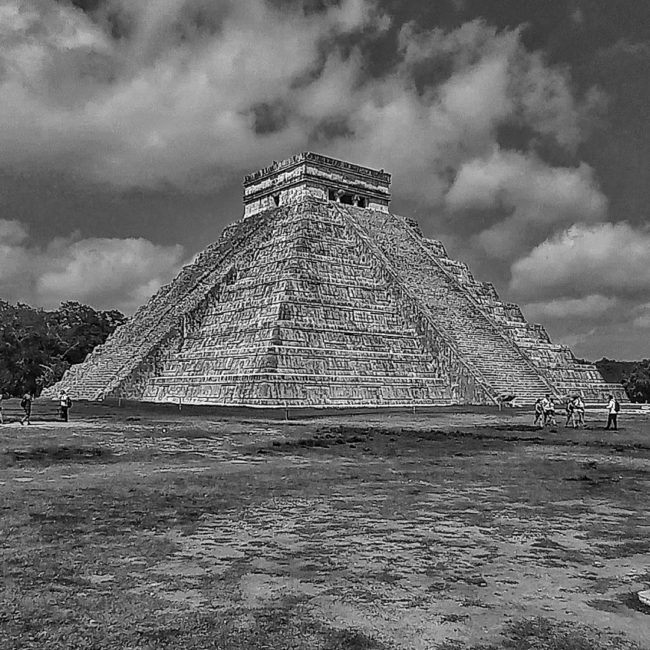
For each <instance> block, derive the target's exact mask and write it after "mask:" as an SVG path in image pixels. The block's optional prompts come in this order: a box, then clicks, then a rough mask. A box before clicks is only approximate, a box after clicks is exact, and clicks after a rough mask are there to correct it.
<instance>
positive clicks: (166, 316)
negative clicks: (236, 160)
mask: <svg viewBox="0 0 650 650" xmlns="http://www.w3.org/2000/svg"><path fill="white" fill-rule="evenodd" d="M389 202H390V175H389V174H387V173H385V172H384V171H383V170H382V171H376V170H373V169H368V168H365V167H360V166H357V165H353V164H350V163H347V162H342V161H339V160H335V159H332V158H327V157H325V156H321V155H317V154H313V153H303V154H299V155H297V156H294V157H292V158H290V159H288V160H284V161H282V162H279V163H278V162H276V163H273V165H271V166H270V167H267V168H266V169H262V170H260V171H258V172H256V173H254V174H251V175H250V176H247V177H246V178H245V181H244V208H245V209H244V217H243V218H242V219H241V220H240V221H238V222H236V223H234V224H232V225H230V226H228V227H227V228H226V229H225V230H224V231H223V233H222V235H221V237H220V239H219V240H218V241H217V242H216V243H215V244H213V245H212V246H210V247H209V248H207V249H206V250H205V251H204V252H203V253H202V254H201V255H199V256H198V257H197V258H196V260H195V261H194V262H193V263H192V264H190V265H189V266H186V267H185V268H184V269H183V270H182V271H181V273H180V274H179V275H178V277H177V278H176V279H175V280H174V281H173V282H172V283H171V284H169V285H167V286H165V287H163V288H162V289H160V291H159V292H158V293H157V294H156V295H154V296H153V297H152V298H151V299H150V300H149V302H147V303H146V304H145V305H143V306H142V307H141V308H140V309H139V310H138V311H137V312H136V313H135V315H134V316H133V317H132V318H131V319H129V321H128V322H127V323H126V324H125V325H123V326H121V327H120V328H118V329H117V330H116V331H115V333H114V334H113V335H112V336H111V337H110V338H109V339H108V340H107V341H106V343H105V344H104V345H102V346H99V347H98V348H96V349H95V350H94V351H93V352H92V353H91V354H90V355H89V356H88V358H87V359H86V360H85V361H84V363H82V364H79V365H77V366H73V367H72V368H70V369H69V370H68V372H67V373H66V374H65V376H64V377H63V379H62V380H61V381H60V382H59V383H58V384H56V385H55V386H53V387H51V388H50V389H48V390H47V391H46V395H48V396H50V397H54V396H56V395H57V394H58V391H59V390H60V389H61V388H66V389H67V390H68V392H69V393H70V395H71V397H72V398H73V399H88V400H103V399H123V400H134V401H145V402H172V403H181V404H203V405H215V406H249V407H280V408H284V407H287V406H288V407H307V408H327V407H331V408H335V407H345V408H350V407H404V406H409V407H410V406H434V405H445V404H494V403H496V402H497V400H498V398H499V396H502V395H504V394H508V395H515V396H516V397H517V401H518V403H520V404H522V403H530V402H532V401H534V399H535V398H537V397H539V396H542V395H544V394H545V393H551V394H554V395H556V396H563V395H566V394H568V393H580V394H582V395H583V396H584V397H585V398H586V399H587V400H588V401H602V400H603V399H604V397H605V395H606V394H607V393H608V392H610V391H612V389H613V388H616V390H617V391H618V392H619V393H620V390H621V387H620V386H618V387H612V386H611V385H609V384H605V382H604V381H603V379H602V377H601V376H600V374H599V373H598V371H597V370H596V368H595V367H594V366H593V365H591V364H588V363H584V362H579V361H577V360H576V359H575V358H574V356H573V354H572V353H571V351H570V350H569V349H568V348H567V347H565V346H563V345H555V344H553V343H551V341H550V339H549V337H548V335H547V334H546V331H545V330H544V328H543V327H542V326H540V325H533V324H529V323H527V322H526V321H525V319H524V317H523V316H522V313H521V311H520V309H519V308H518V307H517V305H514V304H511V303H504V302H502V301H500V300H499V296H498V295H497V293H496V291H495V289H494V287H493V286H492V285H490V284H486V283H483V282H479V281H477V280H475V279H474V277H473V276H472V274H471V273H470V271H469V269H468V268H467V266H466V265H464V264H462V263H460V262H456V261H454V260H452V259H450V258H449V257H448V255H447V253H446V252H445V248H444V246H443V245H442V243H441V242H439V241H434V240H430V239H427V238H425V237H424V236H423V235H422V233H421V231H420V229H419V227H418V225H417V224H416V223H415V222H414V221H413V220H411V219H408V218H405V217H400V216H397V215H394V214H392V213H391V212H389V209H388V206H389Z"/></svg>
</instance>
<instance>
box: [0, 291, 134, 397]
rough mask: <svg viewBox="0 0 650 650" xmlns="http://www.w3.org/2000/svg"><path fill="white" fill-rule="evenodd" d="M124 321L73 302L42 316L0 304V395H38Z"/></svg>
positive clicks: (119, 316) (39, 312) (22, 306)
mask: <svg viewBox="0 0 650 650" xmlns="http://www.w3.org/2000/svg"><path fill="white" fill-rule="evenodd" d="M125 321H126V317H125V316H124V315H123V314H122V313H120V312H119V311H117V310H115V309H112V310H109V311H96V310H95V309H93V308H92V307H89V306H87V305H82V304H80V303H78V302H64V303H62V304H61V306H60V307H59V309H57V310H56V311H45V310H43V309H34V308H32V307H30V306H29V305H25V304H22V303H18V304H16V305H11V304H9V303H8V302H5V301H3V300H0V391H2V393H3V394H4V395H6V396H13V397H18V396H20V395H23V394H24V393H26V392H30V393H31V392H33V393H35V394H36V395H38V394H40V392H41V391H42V390H43V388H45V387H46V386H50V385H51V384H53V383H55V382H57V381H58V380H59V379H61V377H62V376H63V373H64V372H65V371H66V370H67V369H68V368H69V367H70V366H71V365H72V364H75V363H80V362H82V361H83V360H84V359H85V358H86V355H87V354H88V353H89V352H91V351H92V350H93V349H94V348H95V347H96V346H97V345H100V344H101V343H104V341H105V340H106V339H107V338H108V336H109V335H110V334H111V333H112V332H113V331H114V330H115V328H116V327H118V326H119V325H121V324H122V323H124V322H125Z"/></svg>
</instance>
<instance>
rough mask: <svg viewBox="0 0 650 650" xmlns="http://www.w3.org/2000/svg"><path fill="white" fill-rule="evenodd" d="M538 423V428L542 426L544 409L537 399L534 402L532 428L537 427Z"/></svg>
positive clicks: (540, 401)
mask: <svg viewBox="0 0 650 650" xmlns="http://www.w3.org/2000/svg"><path fill="white" fill-rule="evenodd" d="M538 423H539V426H540V427H543V426H544V407H543V406H542V400H541V399H540V398H539V397H538V398H537V399H536V400H535V422H533V426H537V424H538Z"/></svg>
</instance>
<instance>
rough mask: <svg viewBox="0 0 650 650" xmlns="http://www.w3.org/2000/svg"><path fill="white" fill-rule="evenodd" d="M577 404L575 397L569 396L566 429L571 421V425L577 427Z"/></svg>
mask: <svg viewBox="0 0 650 650" xmlns="http://www.w3.org/2000/svg"><path fill="white" fill-rule="evenodd" d="M575 409H576V405H575V401H574V398H573V397H569V399H568V400H567V404H566V422H565V423H564V428H565V429H566V428H567V427H568V426H569V422H571V426H572V427H573V428H574V429H575V428H576V410H575Z"/></svg>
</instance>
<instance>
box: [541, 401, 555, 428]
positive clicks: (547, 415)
mask: <svg viewBox="0 0 650 650" xmlns="http://www.w3.org/2000/svg"><path fill="white" fill-rule="evenodd" d="M544 424H550V425H551V426H552V427H557V422H556V421H555V398H554V397H551V398H550V399H549V400H548V406H547V408H546V410H545V411H544Z"/></svg>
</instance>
